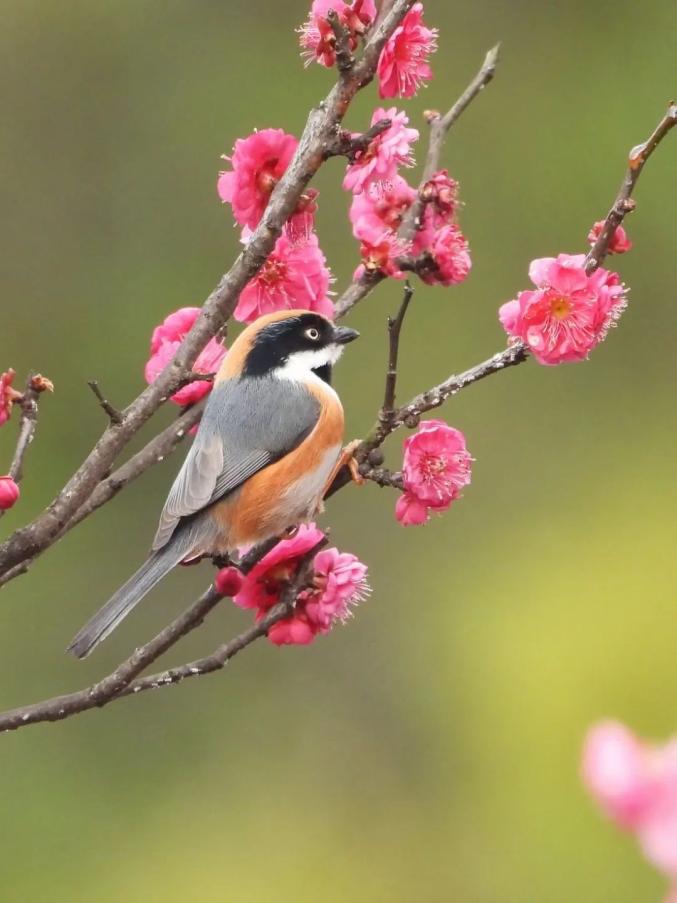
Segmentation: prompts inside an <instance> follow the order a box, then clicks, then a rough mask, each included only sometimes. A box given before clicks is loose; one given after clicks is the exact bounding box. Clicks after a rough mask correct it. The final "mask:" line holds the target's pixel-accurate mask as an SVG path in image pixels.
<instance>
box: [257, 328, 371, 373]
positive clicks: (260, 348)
mask: <svg viewBox="0 0 677 903" xmlns="http://www.w3.org/2000/svg"><path fill="white" fill-rule="evenodd" d="M264 321H265V322H264ZM257 326H258V328H257ZM250 329H252V330H253V336H252V340H251V345H250V348H249V352H248V353H247V356H246V358H245V361H244V367H243V370H242V375H243V376H265V375H267V374H270V373H273V372H275V371H278V372H279V371H282V370H284V371H285V372H286V373H289V374H290V375H294V374H297V373H298V375H299V376H300V377H301V376H302V375H303V372H304V371H305V372H309V371H313V372H314V373H316V374H317V375H318V376H320V377H321V378H322V379H324V380H325V382H329V381H330V378H331V367H332V364H335V363H336V361H337V360H338V359H339V357H340V356H341V353H342V351H343V346H344V345H346V344H347V343H348V342H352V341H353V339H356V338H357V336H358V335H359V333H358V332H356V331H355V330H354V329H348V328H347V327H345V326H334V324H333V323H332V322H331V320H327V319H326V317H323V316H320V314H314V313H306V312H304V311H289V312H288V313H287V314H286V315H284V316H278V317H277V318H275V319H271V320H268V318H267V317H263V318H262V320H261V321H257V322H256V323H254V324H252V326H251V327H250Z"/></svg>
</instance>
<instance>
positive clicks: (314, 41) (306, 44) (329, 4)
mask: <svg viewBox="0 0 677 903" xmlns="http://www.w3.org/2000/svg"><path fill="white" fill-rule="evenodd" d="M331 10H333V11H334V12H335V13H336V16H337V18H338V21H339V23H340V25H341V26H342V27H343V28H344V29H345V30H346V31H347V33H348V46H349V48H350V50H356V49H357V45H358V43H359V39H360V37H362V35H363V34H364V33H365V32H366V30H367V29H368V28H369V26H370V25H371V24H372V23H373V21H374V19H375V18H376V5H375V3H374V0H352V2H346V0H313V3H312V6H311V7H310V13H309V14H308V19H307V20H306V21H305V22H304V24H303V25H302V26H301V27H300V28H299V30H298V31H299V43H300V45H301V53H302V56H303V57H304V58H305V62H306V65H307V66H308V65H310V63H312V62H313V60H315V61H316V62H318V63H319V64H320V65H321V66H326V67H327V68H330V67H331V66H333V65H334V64H335V63H336V38H335V36H334V31H333V29H332V27H331V25H330V24H329V12H330V11H331Z"/></svg>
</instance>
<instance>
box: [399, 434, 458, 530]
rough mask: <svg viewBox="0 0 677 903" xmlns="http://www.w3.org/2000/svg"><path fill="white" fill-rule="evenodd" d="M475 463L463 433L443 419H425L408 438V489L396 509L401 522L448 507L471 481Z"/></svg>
mask: <svg viewBox="0 0 677 903" xmlns="http://www.w3.org/2000/svg"><path fill="white" fill-rule="evenodd" d="M471 467H472V458H471V456H470V454H469V452H468V450H467V448H466V444H465V436H464V435H463V433H462V432H461V431H460V430H457V429H454V428H453V427H451V426H449V425H448V424H447V423H445V422H444V421H443V420H424V421H423V423H421V425H420V427H419V429H418V432H416V433H414V435H413V436H409V438H408V439H405V441H404V461H403V464H402V478H403V482H404V489H405V492H404V495H403V496H401V498H400V499H399V500H398V503H397V506H396V509H395V516H396V517H397V519H398V520H399V522H400V523H401V524H404V525H405V526H410V525H414V524H421V523H424V522H425V520H426V519H427V511H428V510H432V511H446V509H447V508H448V507H449V505H451V503H452V502H453V501H455V500H456V499H458V498H460V496H461V490H462V489H463V487H464V486H467V485H468V484H469V483H470V477H471ZM422 509H425V510H422Z"/></svg>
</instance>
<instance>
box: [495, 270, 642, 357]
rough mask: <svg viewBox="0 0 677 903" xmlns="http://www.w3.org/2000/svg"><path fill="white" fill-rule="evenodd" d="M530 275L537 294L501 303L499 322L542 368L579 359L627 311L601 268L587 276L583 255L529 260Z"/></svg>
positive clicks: (618, 288)
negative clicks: (524, 345) (519, 340)
mask: <svg viewBox="0 0 677 903" xmlns="http://www.w3.org/2000/svg"><path fill="white" fill-rule="evenodd" d="M529 276H530V278H531V281H532V282H533V283H534V285H535V286H536V291H525V292H520V293H519V294H518V296H517V298H516V299H515V300H513V301H508V302H507V303H506V304H504V305H503V306H502V307H501V309H500V310H499V319H500V321H501V323H502V325H503V328H504V329H505V331H506V332H507V333H508V335H509V336H510V337H511V338H518V339H521V340H522V341H523V342H524V343H525V344H526V345H527V346H528V347H529V349H530V350H531V352H532V353H533V355H534V357H535V358H536V360H537V361H538V362H539V363H541V364H560V363H562V362H563V361H580V360H584V359H585V358H586V357H587V355H588V353H589V352H590V351H591V350H592V349H593V348H594V347H595V346H596V345H598V344H599V343H600V342H602V341H603V340H604V338H605V337H606V334H607V332H608V331H609V327H610V326H612V325H614V324H615V322H616V321H617V320H618V318H619V317H620V315H621V313H622V312H623V310H624V309H625V306H626V298H625V290H624V287H623V286H622V284H621V283H620V280H619V278H618V275H617V274H616V273H612V272H609V270H605V269H603V268H602V267H599V268H598V269H596V270H595V271H594V272H593V273H592V274H590V275H588V274H587V273H586V272H585V255H583V254H574V255H572V254H560V255H559V256H558V257H542V258H539V259H538V260H534V261H532V263H531V266H530V267H529Z"/></svg>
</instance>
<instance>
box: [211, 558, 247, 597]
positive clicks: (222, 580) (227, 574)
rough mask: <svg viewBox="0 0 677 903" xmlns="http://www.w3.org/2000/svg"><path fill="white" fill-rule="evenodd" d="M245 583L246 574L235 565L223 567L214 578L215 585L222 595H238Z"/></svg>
mask: <svg viewBox="0 0 677 903" xmlns="http://www.w3.org/2000/svg"><path fill="white" fill-rule="evenodd" d="M243 584H244V575H243V573H242V571H240V569H239V568H236V567H235V566H234V565H229V566H228V567H225V568H221V570H220V571H218V572H217V574H216V577H215V578H214V586H215V587H216V589H217V590H218V591H219V592H220V593H221V595H222V596H230V597H231V598H232V597H233V596H237V594H238V593H239V592H240V590H241V589H242V586H243Z"/></svg>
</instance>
